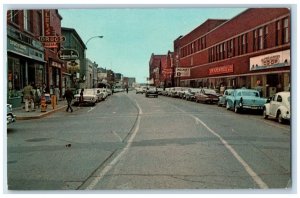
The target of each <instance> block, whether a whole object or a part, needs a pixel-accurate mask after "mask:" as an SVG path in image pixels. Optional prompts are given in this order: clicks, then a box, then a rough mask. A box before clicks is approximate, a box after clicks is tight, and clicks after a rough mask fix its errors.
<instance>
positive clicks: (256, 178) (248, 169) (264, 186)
mask: <svg viewBox="0 0 300 198" xmlns="http://www.w3.org/2000/svg"><path fill="white" fill-rule="evenodd" d="M168 104H170V103H168ZM170 105H172V104H170ZM172 106H173V107H175V108H176V109H178V110H179V111H181V112H185V111H184V110H182V109H180V108H178V107H176V106H175V105H172ZM188 115H189V116H191V117H192V118H194V119H195V120H196V121H197V122H199V123H200V124H202V125H203V126H204V127H205V128H206V129H207V130H208V131H209V132H211V133H212V134H213V135H214V136H216V137H218V138H219V140H220V141H221V142H222V144H223V145H224V146H225V147H226V148H227V149H228V150H229V151H230V152H231V154H232V155H233V156H234V157H235V158H236V159H237V160H238V162H239V163H240V164H241V165H242V166H243V167H244V169H245V170H246V172H247V173H248V174H249V175H250V176H251V177H252V179H253V180H254V182H255V183H256V184H257V185H258V186H259V187H260V188H262V189H268V188H269V187H268V185H267V184H266V183H265V182H264V181H263V180H262V179H261V178H260V177H259V176H258V175H257V174H256V173H255V172H254V170H253V169H252V168H251V167H250V166H249V165H248V164H247V162H245V160H243V158H242V157H241V156H240V155H239V154H238V153H237V152H236V151H235V150H234V149H233V148H232V147H231V146H230V145H229V144H228V142H227V141H226V140H224V139H223V138H222V137H221V136H220V135H219V134H218V133H216V132H215V131H213V130H212V129H211V128H209V127H208V126H207V125H206V124H205V123H204V122H203V121H202V120H200V119H199V118H197V117H196V116H194V115H192V114H188Z"/></svg>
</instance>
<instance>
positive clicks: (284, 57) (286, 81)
mask: <svg viewBox="0 0 300 198" xmlns="http://www.w3.org/2000/svg"><path fill="white" fill-rule="evenodd" d="M290 65H291V62H290V50H284V51H280V52H275V53H271V54H266V55H263V56H257V57H253V58H250V71H251V72H255V73H254V74H253V75H252V77H251V87H256V86H262V89H263V96H264V97H269V96H272V95H274V94H275V93H277V92H280V91H289V90H290ZM274 70H275V71H274ZM256 72H259V73H257V74H256Z"/></svg>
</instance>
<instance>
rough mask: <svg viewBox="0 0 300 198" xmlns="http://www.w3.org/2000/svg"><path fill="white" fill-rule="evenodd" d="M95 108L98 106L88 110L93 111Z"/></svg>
mask: <svg viewBox="0 0 300 198" xmlns="http://www.w3.org/2000/svg"><path fill="white" fill-rule="evenodd" d="M95 108H96V107H91V109H90V110H88V113H89V112H91V111H93V110H94V109H95Z"/></svg>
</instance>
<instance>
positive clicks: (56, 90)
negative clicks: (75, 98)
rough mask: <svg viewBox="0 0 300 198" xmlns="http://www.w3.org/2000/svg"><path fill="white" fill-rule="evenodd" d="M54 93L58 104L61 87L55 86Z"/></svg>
mask: <svg viewBox="0 0 300 198" xmlns="http://www.w3.org/2000/svg"><path fill="white" fill-rule="evenodd" d="M54 94H55V96H56V105H58V100H59V95H60V90H59V88H58V87H57V86H55V88H54Z"/></svg>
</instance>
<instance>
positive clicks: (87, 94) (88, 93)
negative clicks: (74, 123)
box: [74, 89, 98, 105]
mask: <svg viewBox="0 0 300 198" xmlns="http://www.w3.org/2000/svg"><path fill="white" fill-rule="evenodd" d="M78 91H79V92H78V94H76V95H75V96H74V98H75V99H76V101H75V103H78V102H79V98H80V90H78ZM97 99H98V98H97V91H96V90H95V89H84V90H83V102H84V103H86V104H91V105H95V104H96V102H97Z"/></svg>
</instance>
